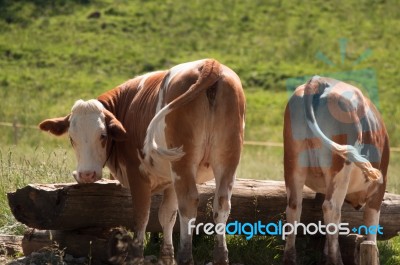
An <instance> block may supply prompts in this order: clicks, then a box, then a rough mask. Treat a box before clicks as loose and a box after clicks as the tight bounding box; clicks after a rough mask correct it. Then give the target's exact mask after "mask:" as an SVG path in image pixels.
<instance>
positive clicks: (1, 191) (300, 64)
mask: <svg viewBox="0 0 400 265" xmlns="http://www.w3.org/2000/svg"><path fill="white" fill-rule="evenodd" d="M398 10H400V2H397V1H372V0H362V1H335V2H330V1H323V0H312V1H311V0H310V1H289V0H283V1H280V0H270V1H268V3H265V1H261V0H255V1H250V0H246V1H237V0H230V1H228V0H224V1H211V0H205V1H199V0H196V1H183V0H178V1H170V0H167V1H163V0H154V1H145V0H138V1H128V0H116V1H112V0H71V1H66V0H56V1H53V0H21V1H13V0H0V98H2V99H3V100H2V104H1V106H0V117H1V118H0V180H1V182H0V233H15V234H20V233H22V231H23V230H24V227H23V226H21V225H19V224H17V223H16V222H15V220H14V218H13V217H12V215H11V214H10V210H9V209H8V206H7V202H6V197H5V194H6V192H9V191H13V190H15V189H17V188H20V187H22V186H24V185H26V184H28V183H32V182H64V181H72V178H71V177H70V175H71V173H70V172H71V170H72V168H73V165H74V158H73V156H72V152H71V150H70V147H69V143H68V141H67V139H66V138H65V137H61V138H59V139H57V138H54V137H50V136H49V135H47V134H44V133H42V132H40V131H39V130H37V129H33V128H31V127H29V126H32V125H36V124H38V123H39V122H40V121H41V120H42V119H44V118H48V117H55V116H61V115H65V114H67V113H68V111H69V110H70V108H71V106H72V104H73V103H74V101H75V100H77V99H79V98H83V99H89V98H93V97H96V96H97V95H99V94H100V93H102V92H104V91H106V90H108V89H111V88H113V87H114V86H116V85H118V84H120V83H122V82H123V81H125V80H126V79H129V78H132V77H133V76H135V75H138V74H141V73H144V72H148V71H153V70H156V69H166V68H169V67H171V66H173V65H175V64H178V63H181V62H185V61H189V60H195V59H199V58H205V57H213V58H216V59H218V60H219V61H221V62H223V63H224V64H226V65H228V66H230V67H231V68H232V69H234V70H235V71H236V72H237V73H238V74H239V76H240V77H241V79H242V82H243V86H244V88H245V93H246V97H247V115H246V116H247V120H246V140H247V141H263V142H278V143H280V142H282V136H281V133H282V117H283V111H284V106H285V104H286V101H287V99H288V95H289V94H288V92H287V91H288V90H290V89H291V88H292V85H293V84H292V81H293V78H296V77H302V76H311V75H314V74H319V75H329V76H334V77H336V76H339V77H340V78H344V79H345V80H349V81H352V83H354V84H357V85H358V86H360V87H361V88H362V89H363V91H364V92H366V93H367V94H368V95H370V96H371V97H373V98H374V99H376V100H377V102H378V105H379V108H380V110H381V112H382V115H383V117H384V119H385V121H386V124H387V129H388V132H389V136H390V139H391V146H393V147H398V146H400V130H399V129H400V125H399V123H397V122H396V121H397V119H398V118H399V114H400V105H399V104H397V102H399V101H400V90H399V89H398V84H399V83H400V75H399V74H398V72H399V69H400V63H399V62H400V53H399V52H398V49H399V47H398V46H399V45H398V43H399V36H400V17H399V15H398ZM94 12H98V13H99V14H100V16H99V17H97V18H90V15H91V14H94ZM13 121H16V122H18V123H19V124H22V125H26V126H28V127H22V128H19V129H18V131H17V133H16V132H15V130H13V128H12V127H7V126H3V125H2V123H12V122H13ZM16 142H17V143H18V144H17V145H16V146H15V145H14V144H15V143H16ZM399 158H400V153H396V152H392V154H391V164H390V168H389V185H388V188H387V189H388V191H390V192H397V193H400V181H399V178H398V177H397V173H396V172H398V171H399V170H400V163H399V162H398V161H399ZM282 174H283V167H282V148H281V147H261V146H250V145H246V146H245V148H244V152H243V155H242V161H241V164H240V167H239V169H238V177H242V178H257V179H276V180H282V179H283V177H282ZM201 240H205V239H201ZM201 240H200V239H199V240H198V241H201ZM205 242H209V241H207V240H205ZM197 243H198V242H197ZM229 244H230V245H229V247H230V249H231V252H230V255H231V259H232V261H238V262H239V261H243V259H245V261H246V262H245V264H263V261H265V260H266V259H268V260H271V264H273V263H274V262H275V261H276V264H279V260H280V255H281V254H282V251H281V248H282V242H279V241H277V240H275V239H273V238H264V239H263V238H257V239H254V240H252V241H251V242H246V241H245V240H241V239H240V238H235V237H233V238H231V239H230V243H229ZM200 245H201V244H199V247H198V249H199V253H198V254H197V257H199V258H200V257H202V258H204V259H206V257H207V258H208V257H209V256H207V255H209V252H207V249H209V247H208V246H207V244H204V246H203V247H201V246H200ZM379 248H380V252H381V264H400V239H399V237H397V238H395V239H393V240H391V241H388V242H384V243H381V244H380V245H379ZM243 249H247V250H248V252H249V253H255V254H254V255H253V256H252V255H249V256H246V255H243ZM149 251H150V250H149ZM308 254H309V253H306V254H305V255H304V257H305V259H306V257H308V256H309V255H308ZM200 259H201V258H200ZM243 262H244V261H243ZM303 263H304V264H308V263H309V261H307V260H304V261H303Z"/></svg>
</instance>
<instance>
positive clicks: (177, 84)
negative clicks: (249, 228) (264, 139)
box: [40, 59, 245, 264]
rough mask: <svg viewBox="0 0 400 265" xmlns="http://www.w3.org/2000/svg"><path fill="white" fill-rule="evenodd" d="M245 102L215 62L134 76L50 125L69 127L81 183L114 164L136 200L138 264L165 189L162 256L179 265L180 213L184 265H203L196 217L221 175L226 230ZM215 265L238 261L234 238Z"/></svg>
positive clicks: (219, 202)
mask: <svg viewBox="0 0 400 265" xmlns="http://www.w3.org/2000/svg"><path fill="white" fill-rule="evenodd" d="M244 112H245V98H244V93H243V89H242V86H241V82H240V79H239V77H238V76H237V75H236V74H235V73H234V72H233V71H232V70H231V69H229V68H228V67H226V66H224V65H221V64H220V63H218V62H217V61H215V60H212V59H205V60H200V61H195V62H190V63H185V64H181V65H178V66H175V67H173V68H171V69H170V70H168V71H158V72H153V73H149V74H145V75H142V76H139V77H136V78H134V79H131V80H128V81H127V82H125V83H123V84H122V85H120V86H118V87H117V88H115V89H113V90H110V91H108V92H106V93H104V94H102V95H100V96H99V97H98V98H97V99H93V100H89V101H86V102H85V101H82V100H79V101H77V102H76V103H75V105H74V106H73V107H72V110H71V113H70V114H69V115H67V116H66V117H62V118H54V119H48V120H45V121H43V122H42V123H41V124H40V128H41V129H42V130H44V131H49V132H51V133H52V134H55V135H62V134H64V133H66V132H67V131H68V134H69V136H70V140H71V144H72V146H73V148H74V150H75V153H76V157H77V161H78V165H77V169H76V171H75V172H74V173H73V176H74V178H75V179H76V181H77V182H79V183H92V182H95V181H96V180H99V179H100V178H101V177H102V168H103V167H104V166H107V167H108V168H109V169H110V171H111V173H112V175H113V176H114V177H115V178H117V179H118V180H119V181H120V182H121V184H122V185H123V186H125V187H128V188H129V189H130V190H131V194H132V205H133V212H134V213H135V215H134V216H132V227H133V230H134V242H135V246H134V247H133V250H132V252H133V253H130V254H131V255H130V256H132V257H133V263H134V264H141V263H142V262H143V240H144V235H145V231H146V225H147V222H148V218H149V212H150V202H151V194H152V193H155V192H159V191H163V192H164V196H163V202H162V204H161V206H160V208H159V221H160V224H161V226H162V228H163V232H164V240H163V244H162V246H161V251H160V256H161V257H160V259H161V261H162V262H163V264H173V263H174V262H175V261H174V260H175V259H174V247H173V244H172V230H173V227H174V224H175V220H176V215H177V213H179V215H180V228H181V233H180V236H181V239H180V248H179V251H178V258H177V262H178V264H193V258H192V235H193V232H191V233H189V220H192V219H193V218H196V215H197V205H198V202H199V195H198V191H197V187H196V184H197V183H202V182H205V181H208V180H211V179H212V178H215V182H216V191H215V197H214V203H213V213H214V215H213V216H214V221H215V223H222V224H225V223H226V221H227V219H228V216H229V212H230V207H231V203H230V199H231V194H232V186H233V183H234V180H235V171H236V167H237V165H238V163H239V159H240V154H241V150H242V144H243V133H244ZM214 264H229V261H228V250H227V247H226V242H225V235H217V240H216V244H215V248H214Z"/></svg>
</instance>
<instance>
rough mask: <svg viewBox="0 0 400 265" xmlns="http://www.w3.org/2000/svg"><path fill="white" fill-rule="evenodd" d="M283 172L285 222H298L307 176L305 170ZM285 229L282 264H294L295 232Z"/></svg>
mask: <svg viewBox="0 0 400 265" xmlns="http://www.w3.org/2000/svg"><path fill="white" fill-rule="evenodd" d="M288 174H289V173H288V172H285V184H286V192H287V207H286V222H287V223H289V224H292V227H294V224H295V222H297V223H299V222H300V217H301V211H302V202H303V187H304V183H305V179H306V176H307V172H306V170H293V172H291V175H290V176H289V175H288ZM289 232H290V231H289V230H288V231H287V233H288V234H287V235H286V239H285V240H286V244H285V250H284V253H283V264H285V265H289V264H296V246H295V242H296V234H295V233H294V231H292V232H291V233H289Z"/></svg>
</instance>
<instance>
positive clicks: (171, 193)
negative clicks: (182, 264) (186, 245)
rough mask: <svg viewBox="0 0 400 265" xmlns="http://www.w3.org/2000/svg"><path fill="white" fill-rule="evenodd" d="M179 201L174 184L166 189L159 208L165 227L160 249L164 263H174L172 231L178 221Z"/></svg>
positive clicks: (161, 220)
mask: <svg viewBox="0 0 400 265" xmlns="http://www.w3.org/2000/svg"><path fill="white" fill-rule="evenodd" d="M177 210H178V202H177V199H176V194H175V190H174V187H173V186H170V187H168V188H167V189H166V190H164V196H163V201H162V203H161V205H160V208H159V209H158V219H159V221H160V224H161V227H162V229H163V234H164V239H163V243H162V245H161V249H160V260H161V261H162V264H164V265H172V264H174V263H175V262H174V245H173V242H172V232H173V228H174V225H175V221H176V214H177Z"/></svg>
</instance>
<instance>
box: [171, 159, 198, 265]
mask: <svg viewBox="0 0 400 265" xmlns="http://www.w3.org/2000/svg"><path fill="white" fill-rule="evenodd" d="M186 163H187V161H185V160H184V159H183V160H181V161H178V162H175V163H173V166H172V175H173V178H174V187H175V192H176V196H177V199H178V212H179V222H180V244H179V251H178V257H177V262H178V264H179V265H181V264H185V265H186V264H194V263H193V256H192V238H193V228H192V227H191V226H189V224H192V225H194V223H195V220H196V217H197V206H198V204H199V195H198V191H197V187H196V182H195V173H194V172H196V170H197V168H196V169H195V167H190V166H187V164H186ZM185 164H186V165H185Z"/></svg>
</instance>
